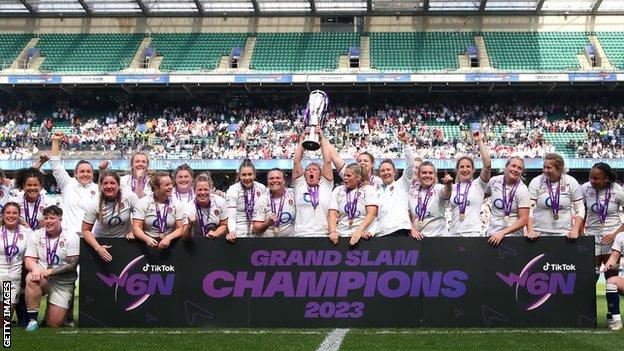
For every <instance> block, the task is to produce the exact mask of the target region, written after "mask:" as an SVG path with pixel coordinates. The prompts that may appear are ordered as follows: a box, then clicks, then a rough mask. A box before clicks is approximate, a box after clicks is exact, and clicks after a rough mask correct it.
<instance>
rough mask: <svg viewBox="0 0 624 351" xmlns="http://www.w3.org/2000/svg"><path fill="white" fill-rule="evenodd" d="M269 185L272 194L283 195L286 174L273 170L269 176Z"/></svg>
mask: <svg viewBox="0 0 624 351" xmlns="http://www.w3.org/2000/svg"><path fill="white" fill-rule="evenodd" d="M267 183H268V184H269V190H270V191H271V192H272V193H281V191H282V190H284V184H285V179H284V173H282V172H281V171H277V170H273V171H270V172H269V174H267Z"/></svg>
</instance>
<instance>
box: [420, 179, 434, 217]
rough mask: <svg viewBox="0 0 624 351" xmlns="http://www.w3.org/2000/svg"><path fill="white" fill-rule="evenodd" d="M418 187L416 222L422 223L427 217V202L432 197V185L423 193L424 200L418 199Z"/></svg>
mask: <svg viewBox="0 0 624 351" xmlns="http://www.w3.org/2000/svg"><path fill="white" fill-rule="evenodd" d="M420 190H421V188H420V186H419V187H418V205H417V206H418V220H419V221H424V220H425V217H427V207H428V206H429V200H430V199H431V197H432V196H433V185H432V186H431V187H430V188H429V189H427V192H426V193H425V198H424V199H423V198H421V197H420Z"/></svg>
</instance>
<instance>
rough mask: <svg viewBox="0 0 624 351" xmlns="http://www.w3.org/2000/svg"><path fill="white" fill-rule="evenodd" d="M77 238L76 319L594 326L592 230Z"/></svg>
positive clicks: (106, 322) (132, 323) (180, 323)
mask: <svg viewBox="0 0 624 351" xmlns="http://www.w3.org/2000/svg"><path fill="white" fill-rule="evenodd" d="M486 240H487V239H486V238H426V239H425V240H423V241H422V242H418V241H416V240H413V239H411V238H374V239H371V240H370V241H362V242H360V243H359V244H358V245H357V246H356V247H354V248H350V247H349V246H348V241H347V240H345V239H342V240H341V242H340V244H339V245H338V246H332V245H331V243H330V242H329V240H328V239H306V238H287V239H286V238H273V239H239V240H237V242H236V244H235V245H231V244H228V243H226V242H225V241H224V240H208V239H195V240H194V241H192V242H182V241H178V242H176V243H175V244H173V245H172V247H171V248H170V249H168V250H165V251H158V250H157V249H154V248H147V247H146V246H145V245H144V244H142V243H130V242H127V241H125V240H123V239H109V240H105V239H102V240H101V242H102V243H107V244H110V245H112V248H111V249H110V252H111V254H112V256H113V261H112V262H111V263H108V264H106V263H104V262H103V261H102V260H101V259H100V258H99V256H98V254H97V253H95V251H93V250H92V249H91V248H90V247H89V246H88V245H87V244H86V243H85V242H84V241H83V242H82V246H81V256H80V326H83V327H150V326H159V327H225V326H227V327H372V326H376V327H420V326H423V327H424V326H426V327H538V326H550V327H595V325H596V293H595V281H594V279H595V278H594V238H593V237H583V238H581V239H579V240H577V241H572V242H570V241H567V240H566V239H565V238H563V237H549V238H547V237H544V238H540V239H539V240H538V241H536V242H532V243H530V242H527V241H526V240H525V239H523V238H506V239H505V240H504V241H503V244H502V245H501V246H500V247H498V248H493V247H490V246H488V245H487V243H486Z"/></svg>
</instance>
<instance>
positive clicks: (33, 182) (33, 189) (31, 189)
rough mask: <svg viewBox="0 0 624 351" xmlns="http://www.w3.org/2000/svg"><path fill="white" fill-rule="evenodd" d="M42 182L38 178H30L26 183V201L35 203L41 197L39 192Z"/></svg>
mask: <svg viewBox="0 0 624 351" xmlns="http://www.w3.org/2000/svg"><path fill="white" fill-rule="evenodd" d="M41 189H42V187H41V182H40V181H39V178H37V177H29V178H28V179H26V183H24V194H25V195H26V199H27V200H28V201H29V202H33V201H35V200H36V199H37V196H39V192H40V191H41Z"/></svg>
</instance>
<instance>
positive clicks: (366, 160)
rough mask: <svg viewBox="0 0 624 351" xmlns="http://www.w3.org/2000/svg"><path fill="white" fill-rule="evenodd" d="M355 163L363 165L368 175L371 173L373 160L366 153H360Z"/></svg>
mask: <svg viewBox="0 0 624 351" xmlns="http://www.w3.org/2000/svg"><path fill="white" fill-rule="evenodd" d="M356 161H357V164H358V165H360V166H362V167H364V168H365V169H366V172H368V175H369V176H372V175H373V160H371V158H370V157H369V156H368V155H367V154H361V155H360V156H358V157H357V160H356Z"/></svg>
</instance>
